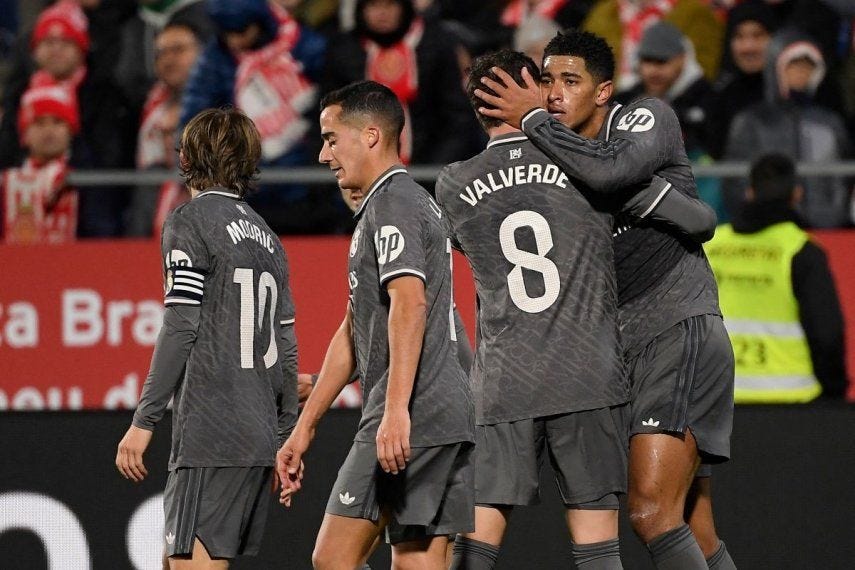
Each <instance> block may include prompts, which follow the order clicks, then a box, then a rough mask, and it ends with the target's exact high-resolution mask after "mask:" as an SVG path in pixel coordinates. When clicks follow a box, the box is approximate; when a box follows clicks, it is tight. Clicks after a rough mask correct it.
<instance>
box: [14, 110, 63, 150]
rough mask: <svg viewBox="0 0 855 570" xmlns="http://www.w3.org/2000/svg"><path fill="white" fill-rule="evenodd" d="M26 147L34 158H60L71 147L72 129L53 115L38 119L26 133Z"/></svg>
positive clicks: (34, 120)
mask: <svg viewBox="0 0 855 570" xmlns="http://www.w3.org/2000/svg"><path fill="white" fill-rule="evenodd" d="M24 146H26V147H27V150H28V151H29V155H30V156H31V157H33V158H36V159H40V160H50V159H52V158H59V157H60V156H62V155H63V154H65V153H66V152H67V151H68V149H69V148H70V147H71V127H69V126H68V123H66V122H65V121H63V120H62V119H58V118H57V117H54V116H51V115H43V116H41V117H36V118H35V119H33V122H32V123H30V126H29V127H27V130H26V131H25V132H24Z"/></svg>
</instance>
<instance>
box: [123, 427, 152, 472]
mask: <svg viewBox="0 0 855 570" xmlns="http://www.w3.org/2000/svg"><path fill="white" fill-rule="evenodd" d="M151 435H152V432H150V431H148V430H147V429H142V428H138V427H136V426H131V427H130V428H128V431H127V433H125V437H123V438H122V441H120V442H119V449H118V451H116V467H117V468H118V469H119V473H121V474H122V477H124V478H125V479H130V480H131V481H133V482H134V483H139V482H140V481H142V480H143V479H145V477H146V475H148V471H147V470H146V468H145V465H144V464H143V453H145V450H146V448H147V447H148V444H149V442H150V441H151Z"/></svg>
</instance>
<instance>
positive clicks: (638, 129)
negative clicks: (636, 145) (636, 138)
mask: <svg viewBox="0 0 855 570" xmlns="http://www.w3.org/2000/svg"><path fill="white" fill-rule="evenodd" d="M655 124H656V117H654V116H653V113H652V112H651V111H650V110H649V109H645V108H644V107H638V108H637V109H633V110H632V111H631V112H630V113H627V114H626V115H624V116H623V117H621V118H620V121H618V124H617V127H616V128H617V130H619V131H629V132H631V133H643V132H645V131H649V130H650V129H652V128H653V125H655Z"/></svg>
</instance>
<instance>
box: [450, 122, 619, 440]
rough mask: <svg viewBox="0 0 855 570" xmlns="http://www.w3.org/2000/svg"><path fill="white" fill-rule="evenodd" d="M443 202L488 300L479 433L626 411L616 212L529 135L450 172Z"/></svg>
mask: <svg viewBox="0 0 855 570" xmlns="http://www.w3.org/2000/svg"><path fill="white" fill-rule="evenodd" d="M436 195H437V200H438V201H439V203H440V205H441V206H442V208H443V209H444V210H445V211H446V212H447V214H448V218H449V221H450V223H451V226H452V235H453V237H454V239H455V241H456V244H455V245H456V246H458V247H460V249H461V250H462V251H463V253H464V254H465V255H466V257H467V259H468V260H469V263H470V264H471V266H472V272H473V274H474V278H475V285H476V289H477V294H478V306H479V312H478V328H479V335H480V338H479V339H478V345H477V347H476V353H475V362H474V364H473V367H472V371H471V380H472V391H473V394H474V396H475V410H476V422H477V423H478V424H479V425H480V424H495V423H501V422H511V421H516V420H520V419H524V418H535V417H542V416H548V415H553V414H561V413H567V412H573V411H580V410H589V409H595V408H602V407H606V406H613V405H617V404H622V403H624V402H626V401H627V400H628V398H629V395H628V388H627V384H626V381H625V378H624V374H623V369H622V365H621V354H620V350H619V346H618V328H617V326H618V325H617V290H616V284H615V275H614V261H613V258H612V220H613V219H612V216H611V215H610V214H609V213H608V211H604V210H602V209H600V210H598V209H595V208H594V207H593V206H591V204H590V203H589V202H588V201H587V200H585V198H583V197H582V195H581V194H579V192H578V191H577V190H576V189H575V188H574V187H573V185H572V184H571V182H570V181H569V180H568V178H567V176H566V175H565V174H564V173H563V172H561V170H560V169H559V168H558V167H557V166H556V165H555V164H554V163H553V162H552V161H550V160H549V158H547V157H546V155H544V154H543V153H542V152H541V151H539V150H538V149H537V147H535V146H534V145H532V144H531V142H529V141H528V140H527V138H526V137H525V135H523V134H522V133H516V134H509V135H503V136H499V137H495V138H494V139H493V140H492V141H491V142H490V143H489V144H488V146H487V149H486V150H484V151H483V152H482V153H481V154H479V155H477V156H475V157H473V158H471V159H469V160H466V161H463V162H458V163H455V164H451V165H449V166H447V167H446V168H445V169H444V170H443V171H442V172H441V173H440V176H439V179H438V180H437V186H436Z"/></svg>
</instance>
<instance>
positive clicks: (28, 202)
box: [2, 85, 80, 244]
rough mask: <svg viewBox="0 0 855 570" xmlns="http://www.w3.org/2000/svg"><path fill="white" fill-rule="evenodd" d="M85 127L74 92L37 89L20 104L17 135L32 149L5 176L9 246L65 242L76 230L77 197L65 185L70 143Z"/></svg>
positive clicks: (5, 231)
mask: <svg viewBox="0 0 855 570" xmlns="http://www.w3.org/2000/svg"><path fill="white" fill-rule="evenodd" d="M79 129H80V117H79V113H78V110H77V102H76V101H75V100H74V93H73V91H72V90H71V89H70V88H68V87H64V86H59V85H53V86H45V87H34V88H32V89H30V90H28V91H27V92H26V93H25V94H24V97H23V98H22V100H21V106H20V110H19V112H18V131H19V133H20V136H21V141H22V142H23V144H24V146H25V147H26V149H27V158H26V160H25V161H24V164H23V166H21V167H20V168H10V169H8V170H6V171H5V172H4V173H3V178H2V190H3V210H4V216H3V235H4V236H5V242H6V243H18V244H22V243H29V244H33V243H62V242H68V241H72V240H74V238H75V234H76V231H77V193H76V192H75V191H73V190H71V189H69V188H68V187H67V186H66V184H65V175H66V173H67V170H68V156H69V152H70V150H71V140H72V137H73V136H74V134H75V133H76V132H77V131H78V130H79Z"/></svg>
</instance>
